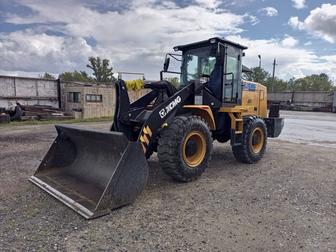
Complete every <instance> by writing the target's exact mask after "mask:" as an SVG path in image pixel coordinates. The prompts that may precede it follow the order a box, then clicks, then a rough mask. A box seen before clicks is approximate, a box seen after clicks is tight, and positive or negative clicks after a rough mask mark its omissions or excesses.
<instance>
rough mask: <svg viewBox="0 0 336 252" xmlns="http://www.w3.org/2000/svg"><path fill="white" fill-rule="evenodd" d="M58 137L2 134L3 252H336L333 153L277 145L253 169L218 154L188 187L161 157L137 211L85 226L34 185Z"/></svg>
mask: <svg viewBox="0 0 336 252" xmlns="http://www.w3.org/2000/svg"><path fill="white" fill-rule="evenodd" d="M85 127H92V128H98V129H106V130H108V127H109V123H89V124H88V123H87V124H85ZM55 136H56V132H55V130H54V127H53V126H52V125H43V126H18V127H13V128H8V127H5V128H0V251H12V250H20V251H22V250H25V251H45V250H61V251H65V250H67V251H78V250H84V251H98V250H110V251H111V250H113V251H195V250H203V251H335V250H336V239H335V238H336V149H335V148H330V147H329V148H327V147H322V146H315V145H307V144H302V143H301V144H298V143H289V142H286V141H281V140H269V143H268V150H267V152H266V154H265V156H264V158H263V160H262V161H260V162H259V163H258V164H256V165H245V164H240V163H238V162H236V161H235V159H234V157H233V155H232V153H231V148H230V146H229V144H221V145H220V144H215V146H214V155H213V158H212V161H211V164H210V167H209V168H208V169H207V170H206V172H205V173H204V174H203V176H202V177H201V178H200V179H199V180H197V181H194V182H192V183H187V184H185V183H176V182H174V181H172V180H171V179H170V178H169V177H167V176H166V175H165V174H163V173H162V171H161V170H160V168H159V164H158V160H157V157H156V156H155V155H154V156H153V157H152V158H151V159H150V161H149V165H150V178H149V181H148V185H147V187H146V189H145V191H144V192H143V193H142V194H141V195H140V197H138V199H137V201H136V202H135V203H134V204H132V205H130V206H127V207H123V208H121V209H118V210H116V211H114V212H113V213H112V214H110V215H107V216H104V217H102V218H99V219H95V220H90V221H86V220H84V219H83V218H82V217H81V216H79V215H78V214H76V213H75V212H73V211H72V210H71V209H69V208H68V207H66V206H64V205H63V204H61V203H60V202H58V201H57V200H55V199H54V198H53V197H51V196H49V195H47V194H46V193H44V192H43V191H41V190H40V189H38V188H37V187H36V186H34V185H33V184H31V183H30V182H29V181H28V178H29V176H30V175H32V174H33V172H34V171H35V169H36V168H37V166H38V164H39V162H40V160H41V159H42V157H43V156H44V154H45V152H46V151H47V149H48V147H49V145H50V144H51V142H52V140H53V139H54V137H55Z"/></svg>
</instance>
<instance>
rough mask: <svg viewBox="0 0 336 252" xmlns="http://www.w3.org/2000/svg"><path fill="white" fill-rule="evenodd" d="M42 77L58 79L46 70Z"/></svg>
mask: <svg viewBox="0 0 336 252" xmlns="http://www.w3.org/2000/svg"><path fill="white" fill-rule="evenodd" d="M40 78H43V79H49V80H55V79H56V78H55V77H54V76H53V75H52V74H50V73H47V72H45V73H44V74H43V75H40Z"/></svg>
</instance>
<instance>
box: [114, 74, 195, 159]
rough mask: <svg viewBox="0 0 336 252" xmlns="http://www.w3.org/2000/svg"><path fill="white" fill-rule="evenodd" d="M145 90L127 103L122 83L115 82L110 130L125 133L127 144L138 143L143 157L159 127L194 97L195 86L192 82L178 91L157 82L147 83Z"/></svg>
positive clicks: (123, 83)
mask: <svg viewBox="0 0 336 252" xmlns="http://www.w3.org/2000/svg"><path fill="white" fill-rule="evenodd" d="M164 84H166V85H164ZM147 87H148V88H153V89H152V91H150V92H149V93H148V94H146V95H144V96H143V97H141V98H140V99H139V100H137V101H135V102H133V103H131V104H130V102H129V97H128V94H127V88H126V86H125V82H124V81H123V80H119V81H118V82H117V83H116V94H117V103H116V104H117V105H116V111H115V116H114V121H113V125H112V128H111V130H112V131H118V132H122V133H124V134H125V136H127V138H128V139H129V140H130V141H139V142H140V143H141V145H142V148H143V150H144V153H145V154H146V152H147V151H148V148H149V147H150V146H151V144H152V143H153V141H154V140H155V139H156V137H157V135H158V133H159V130H160V129H161V127H163V125H164V124H165V123H169V121H170V120H171V118H174V117H175V115H176V112H177V111H179V110H181V109H182V107H183V106H184V105H186V104H187V102H188V101H189V100H190V99H191V98H192V97H193V94H194V88H195V85H194V82H191V83H189V84H188V85H186V86H184V87H183V88H182V89H180V90H178V91H177V90H176V89H172V88H171V87H172V86H171V85H170V84H169V83H168V82H166V81H158V82H151V83H147ZM198 88H200V86H199V85H198ZM152 102H154V103H153V106H152V107H151V108H150V109H148V105H149V104H150V103H152Z"/></svg>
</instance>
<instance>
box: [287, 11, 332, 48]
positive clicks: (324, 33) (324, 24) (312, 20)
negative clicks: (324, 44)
mask: <svg viewBox="0 0 336 252" xmlns="http://www.w3.org/2000/svg"><path fill="white" fill-rule="evenodd" d="M288 24H289V25H290V26H291V27H292V28H294V29H299V30H306V31H307V32H308V33H310V34H312V35H315V36H316V37H322V38H323V39H324V40H326V41H328V42H330V43H335V42H336V28H335V27H336V5H332V4H322V6H321V7H317V8H316V9H313V10H312V11H310V14H309V16H308V17H307V18H306V19H305V20H304V21H300V20H299V18H298V17H291V18H290V19H289V21H288Z"/></svg>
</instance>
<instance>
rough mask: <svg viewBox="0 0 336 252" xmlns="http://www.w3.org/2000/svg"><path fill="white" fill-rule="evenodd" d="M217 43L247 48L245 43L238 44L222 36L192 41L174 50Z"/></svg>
mask: <svg viewBox="0 0 336 252" xmlns="http://www.w3.org/2000/svg"><path fill="white" fill-rule="evenodd" d="M217 43H223V44H227V45H231V46H234V47H236V48H239V49H242V50H245V49H247V47H246V46H243V45H241V44H238V43H234V42H232V41H230V40H227V39H224V38H220V37H213V38H210V39H207V40H202V41H199V42H194V43H190V44H186V45H179V46H175V47H174V50H175V51H184V50H186V49H190V48H197V47H202V46H207V45H213V44H217Z"/></svg>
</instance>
